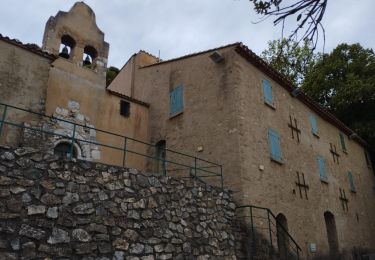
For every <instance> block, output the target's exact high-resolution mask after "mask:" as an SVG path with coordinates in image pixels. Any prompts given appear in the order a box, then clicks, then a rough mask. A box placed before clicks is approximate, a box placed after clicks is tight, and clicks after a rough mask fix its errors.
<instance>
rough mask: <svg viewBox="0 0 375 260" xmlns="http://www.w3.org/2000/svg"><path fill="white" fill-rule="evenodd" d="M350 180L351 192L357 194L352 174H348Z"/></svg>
mask: <svg viewBox="0 0 375 260" xmlns="http://www.w3.org/2000/svg"><path fill="white" fill-rule="evenodd" d="M348 180H349V187H350V191H352V192H356V190H355V186H354V181H353V174H352V173H351V172H348Z"/></svg>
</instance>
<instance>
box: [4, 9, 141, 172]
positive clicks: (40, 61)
mask: <svg viewBox="0 0 375 260" xmlns="http://www.w3.org/2000/svg"><path fill="white" fill-rule="evenodd" d="M77 25H79V26H77ZM82 28H85V29H84V30H82ZM108 51H109V44H108V43H107V42H105V40H104V33H103V32H102V31H101V30H100V29H99V28H98V26H97V25H96V20H95V14H94V12H93V11H92V9H91V8H90V7H89V6H87V5H86V4H84V3H83V2H77V3H76V4H74V6H73V7H72V8H71V10H70V11H69V12H62V11H60V12H58V13H57V15H56V16H52V17H50V18H49V20H48V21H47V24H46V28H45V33H44V37H43V46H42V48H39V47H38V46H37V45H34V44H22V43H21V42H19V41H17V40H12V39H9V38H7V37H5V36H1V37H0V55H1V59H0V84H1V88H0V96H1V98H0V101H1V102H2V103H6V104H9V105H13V106H17V107H22V108H25V109H30V110H32V111H35V112H39V113H43V114H46V115H48V116H54V117H55V118H58V119H62V120H67V121H72V122H75V123H76V124H77V126H76V127H75V129H74V132H75V138H77V139H80V140H81V141H77V142H76V143H75V145H74V151H73V153H74V154H75V155H76V156H77V157H79V158H81V159H85V160H93V161H101V162H104V163H109V164H115V165H121V164H122V163H123V153H122V152H119V151H117V150H115V149H110V148H106V147H103V146H98V145H96V144H95V143H105V144H107V145H111V146H115V147H121V148H122V147H123V143H124V138H122V137H119V136H114V135H109V134H107V133H105V132H102V131H98V130H97V129H103V130H106V131H110V132H114V133H119V134H121V135H126V136H128V137H130V138H135V139H140V140H147V139H148V104H146V103H144V102H141V101H138V100H135V99H131V98H129V97H127V96H125V95H120V94H118V93H115V92H112V91H109V90H107V89H106V69H107V59H108ZM0 109H1V111H0V112H1V113H2V112H3V110H4V107H1V106H0ZM6 119H7V120H8V121H12V122H16V123H18V124H23V123H24V122H27V123H28V124H29V125H37V126H38V127H41V125H40V124H41V123H40V118H39V117H37V116H32V115H31V114H30V113H26V112H23V111H19V110H16V109H12V108H9V107H8V109H7V114H6ZM84 126H86V127H84ZM42 127H43V128H45V129H47V130H50V131H53V132H54V133H56V134H60V135H62V136H67V137H68V138H64V137H61V136H59V137H57V136H50V137H51V138H50V139H52V140H50V141H52V142H53V144H54V146H55V147H56V148H57V149H59V148H60V149H62V150H64V149H65V148H66V147H69V146H70V145H69V144H70V138H69V136H72V135H73V128H74V125H73V124H71V123H67V122H64V121H57V122H55V123H54V122H50V121H48V122H43V123H42ZM92 128H95V129H92ZM20 130H21V129H20V128H14V127H11V126H9V125H5V126H4V129H3V134H2V140H3V141H6V142H7V143H13V144H17V143H19V142H20V141H22V138H19V136H20V134H21V133H20V132H21V131H20ZM128 147H130V149H136V150H138V151H141V152H144V151H145V149H146V148H145V147H143V146H141V145H140V144H137V143H131V142H129V143H128ZM62 152H64V151H62ZM65 152H66V151H65ZM126 159H127V160H126V162H127V163H129V164H131V165H132V166H133V167H137V168H143V164H144V162H143V159H142V160H141V159H140V158H137V157H135V156H132V155H129V156H127V158H126Z"/></svg>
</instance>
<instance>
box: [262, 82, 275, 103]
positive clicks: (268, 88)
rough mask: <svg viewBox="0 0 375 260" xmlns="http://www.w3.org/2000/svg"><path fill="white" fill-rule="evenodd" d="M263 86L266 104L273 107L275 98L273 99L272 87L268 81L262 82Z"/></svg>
mask: <svg viewBox="0 0 375 260" xmlns="http://www.w3.org/2000/svg"><path fill="white" fill-rule="evenodd" d="M262 85H263V95H264V102H266V103H267V104H270V105H273V97H272V87H271V84H270V82H269V81H268V80H266V79H263V80H262Z"/></svg>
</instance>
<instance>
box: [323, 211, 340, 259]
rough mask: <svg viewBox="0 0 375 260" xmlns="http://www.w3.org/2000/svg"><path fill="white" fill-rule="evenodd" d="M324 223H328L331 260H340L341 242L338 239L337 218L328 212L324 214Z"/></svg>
mask: <svg viewBox="0 0 375 260" xmlns="http://www.w3.org/2000/svg"><path fill="white" fill-rule="evenodd" d="M324 221H325V223H326V230H327V238H328V245H329V253H330V257H331V259H338V257H339V241H338V238H337V230H336V221H335V216H334V215H333V214H332V213H331V212H329V211H326V212H324Z"/></svg>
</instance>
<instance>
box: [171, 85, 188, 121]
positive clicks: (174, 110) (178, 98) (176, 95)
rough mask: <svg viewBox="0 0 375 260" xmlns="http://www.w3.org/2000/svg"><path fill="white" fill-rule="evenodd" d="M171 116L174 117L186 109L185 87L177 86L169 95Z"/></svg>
mask: <svg viewBox="0 0 375 260" xmlns="http://www.w3.org/2000/svg"><path fill="white" fill-rule="evenodd" d="M169 102H170V103H169V105H170V116H171V117H174V116H176V115H178V114H180V113H182V112H183V111H184V87H183V86H182V85H180V86H178V87H176V88H175V89H174V90H172V92H171V93H170V95H169Z"/></svg>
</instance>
